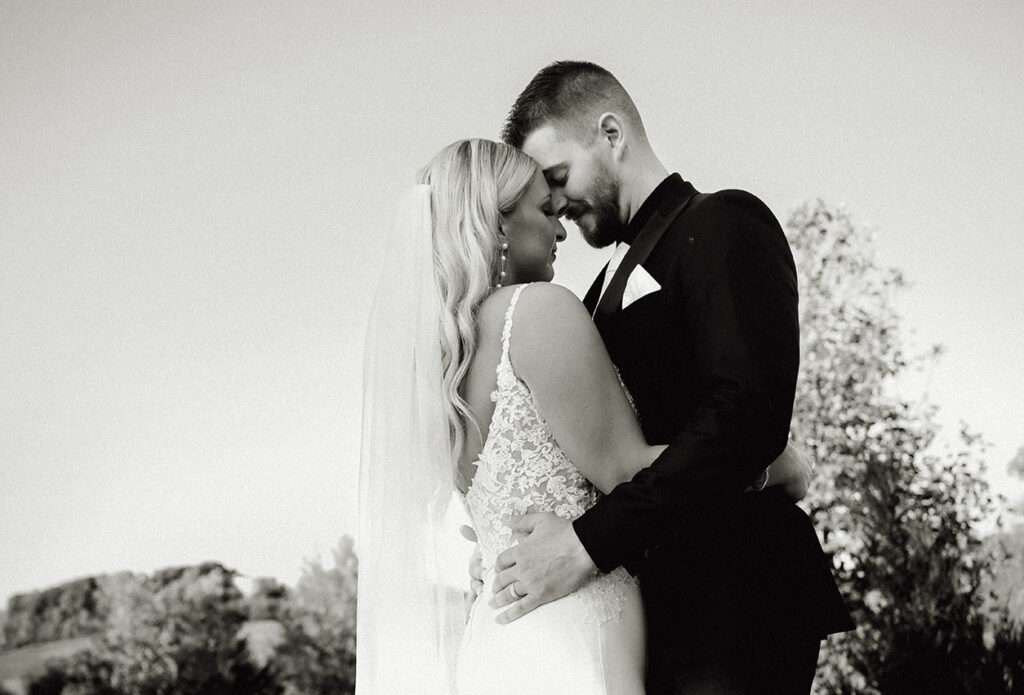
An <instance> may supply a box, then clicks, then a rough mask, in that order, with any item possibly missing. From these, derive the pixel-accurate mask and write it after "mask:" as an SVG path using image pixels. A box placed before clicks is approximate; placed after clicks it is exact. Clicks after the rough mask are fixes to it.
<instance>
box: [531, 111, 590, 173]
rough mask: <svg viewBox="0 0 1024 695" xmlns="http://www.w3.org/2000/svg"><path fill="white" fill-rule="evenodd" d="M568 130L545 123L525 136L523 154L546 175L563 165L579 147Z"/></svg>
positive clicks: (564, 127)
mask: <svg viewBox="0 0 1024 695" xmlns="http://www.w3.org/2000/svg"><path fill="white" fill-rule="evenodd" d="M568 130H569V129H568V128H567V127H566V126H565V125H563V126H561V127H559V126H558V125H556V124H554V123H545V124H544V125H542V126H541V127H539V128H537V129H536V130H533V131H531V132H530V134H529V135H527V136H526V139H525V140H524V141H523V152H525V153H526V154H528V155H530V156H531V157H533V159H534V160H535V161H536V162H537V164H539V165H540V168H541V169H542V170H544V172H545V173H548V170H549V169H553V168H554V167H557V166H558V165H560V164H563V163H565V160H566V159H567V158H568V157H570V156H571V155H572V154H573V152H574V151H575V150H576V149H577V148H578V147H579V143H577V142H576V141H575V140H574V139H573V138H572V137H571V135H570V133H569V132H568Z"/></svg>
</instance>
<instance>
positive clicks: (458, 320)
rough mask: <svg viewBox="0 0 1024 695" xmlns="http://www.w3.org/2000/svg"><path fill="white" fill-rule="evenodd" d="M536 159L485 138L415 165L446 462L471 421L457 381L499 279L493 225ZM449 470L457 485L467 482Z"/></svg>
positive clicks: (455, 455) (455, 454)
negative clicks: (428, 249)
mask: <svg viewBox="0 0 1024 695" xmlns="http://www.w3.org/2000/svg"><path fill="white" fill-rule="evenodd" d="M536 172H537V164H536V162H534V161H533V160H532V159H530V158H529V157H528V156H527V155H525V154H523V153H522V152H520V151H519V150H517V149H515V148H514V147H509V146H508V145H505V144H502V143H499V142H492V141H490V140H481V139H473V140H460V141H458V142H455V143H452V144H451V145H449V146H448V147H446V148H444V149H443V150H441V151H440V152H439V153H438V154H437V155H436V156H435V157H434V158H433V159H431V160H430V162H429V163H428V164H427V165H426V166H425V167H423V169H421V170H420V172H419V175H418V176H417V183H421V184H428V185H429V186H430V191H431V192H430V203H431V218H432V223H433V236H434V244H433V246H434V278H435V280H436V281H437V286H438V291H439V292H440V296H441V301H442V303H443V304H444V311H442V312H441V327H440V329H441V330H440V335H441V352H442V357H441V364H442V367H443V371H444V374H443V379H444V381H443V386H442V388H443V393H444V396H445V399H444V400H445V403H444V407H445V414H446V415H447V418H448V435H449V443H450V446H451V452H452V466H453V468H454V470H455V471H458V462H459V459H460V458H461V455H462V448H463V446H464V445H465V442H466V426H467V424H468V423H470V422H472V423H473V424H474V426H476V423H475V421H474V420H473V416H472V414H471V413H470V411H469V406H468V405H467V404H466V401H465V399H464V398H463V397H462V385H463V382H464V381H465V379H466V374H467V373H468V371H469V365H470V363H471V362H472V360H473V355H474V354H475V352H476V314H477V310H478V309H479V307H480V304H481V303H482V302H483V300H484V299H485V298H486V297H487V295H489V294H490V293H491V291H492V289H493V286H494V285H495V284H496V282H497V281H498V279H499V278H498V272H499V268H498V265H499V258H500V251H499V244H500V241H499V225H500V223H501V217H502V215H505V214H508V213H510V212H511V211H512V210H513V208H515V206H516V204H517V203H518V202H519V200H520V198H522V197H523V193H525V192H526V189H527V188H528V187H529V185H530V183H531V182H532V181H533V177H534V176H535V174H536ZM461 478H462V476H460V475H459V474H458V473H456V484H457V485H458V486H459V487H460V488H461V489H465V487H466V482H467V481H465V480H463V479H461Z"/></svg>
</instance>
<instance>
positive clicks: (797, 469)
mask: <svg viewBox="0 0 1024 695" xmlns="http://www.w3.org/2000/svg"><path fill="white" fill-rule="evenodd" d="M812 470H813V466H812V465H811V460H810V458H808V456H807V454H805V453H804V452H802V451H800V450H799V449H797V448H796V447H795V446H793V444H792V443H789V444H786V448H785V449H784V450H783V452H782V454H780V455H779V457H778V458H777V459H775V460H774V461H772V465H771V466H769V467H768V481H767V484H766V486H767V487H774V486H782V491H783V492H784V493H785V494H786V495H787V496H788V497H790V498H792V499H793V500H794V501H797V502H798V501H800V500H802V499H803V498H804V497H806V496H807V488H808V487H809V486H810V484H811V475H812Z"/></svg>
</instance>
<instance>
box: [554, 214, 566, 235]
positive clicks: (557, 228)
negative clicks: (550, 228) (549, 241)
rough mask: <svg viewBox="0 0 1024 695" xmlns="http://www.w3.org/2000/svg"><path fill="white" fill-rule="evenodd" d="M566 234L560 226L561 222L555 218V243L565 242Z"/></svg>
mask: <svg viewBox="0 0 1024 695" xmlns="http://www.w3.org/2000/svg"><path fill="white" fill-rule="evenodd" d="M565 237H566V233H565V227H563V226H562V220H560V219H559V218H557V217H556V218H555V241H565Z"/></svg>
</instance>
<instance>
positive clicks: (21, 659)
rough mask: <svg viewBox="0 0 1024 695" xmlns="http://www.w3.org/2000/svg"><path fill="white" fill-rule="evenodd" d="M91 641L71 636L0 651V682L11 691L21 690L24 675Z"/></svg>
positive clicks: (36, 670) (77, 649)
mask: <svg viewBox="0 0 1024 695" xmlns="http://www.w3.org/2000/svg"><path fill="white" fill-rule="evenodd" d="M91 641H92V638H91V637H72V638H70V639H62V640H57V641H55V642H45V643H43V644H33V645H30V646H28V647H20V648H18V649H11V650H9V651H6V652H0V683H2V684H3V686H4V687H5V688H7V689H8V690H10V691H11V692H23V690H22V687H21V686H22V684H23V681H24V678H25V676H28V675H30V674H33V673H38V672H40V671H42V670H43V666H44V665H45V664H46V662H47V661H49V660H51V659H61V658H63V657H66V656H71V655H72V654H74V653H75V652H80V651H82V650H83V649H85V648H86V647H87V646H89V642H91Z"/></svg>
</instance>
